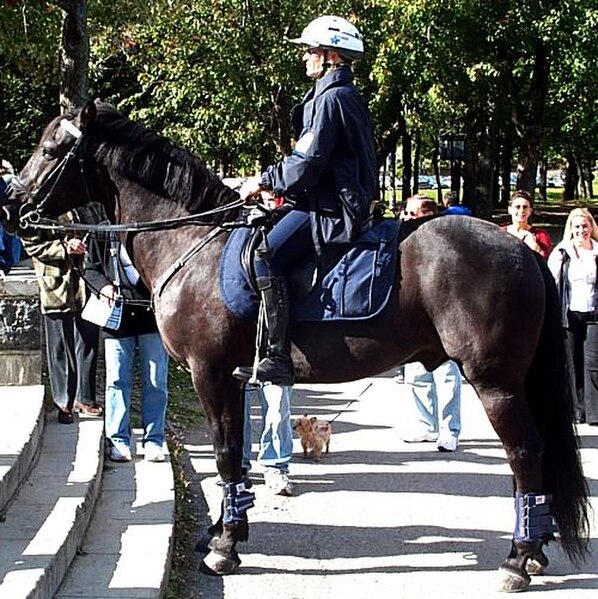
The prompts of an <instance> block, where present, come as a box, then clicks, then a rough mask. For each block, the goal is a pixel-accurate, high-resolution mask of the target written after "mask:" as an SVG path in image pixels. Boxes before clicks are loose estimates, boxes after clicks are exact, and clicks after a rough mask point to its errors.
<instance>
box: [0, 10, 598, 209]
mask: <svg viewBox="0 0 598 599" xmlns="http://www.w3.org/2000/svg"><path fill="white" fill-rule="evenodd" d="M77 2H78V0H54V1H50V0H48V1H46V2H44V1H40V0H37V1H36V0H13V1H12V2H10V3H7V6H6V7H5V9H4V10H2V11H1V12H0V34H1V37H0V48H1V50H2V52H1V54H0V55H1V59H0V60H1V61H2V62H1V64H2V71H1V74H0V86H1V91H2V95H1V97H0V116H1V117H2V123H1V124H0V144H1V145H0V148H1V149H2V150H3V151H4V152H7V153H8V154H9V155H11V156H14V157H15V160H16V161H17V162H18V161H19V159H21V158H22V157H23V156H24V155H26V154H27V153H28V148H30V147H31V144H32V140H33V139H35V138H36V137H37V136H38V134H39V130H40V128H41V125H42V124H43V123H45V122H46V121H47V120H48V119H49V117H50V116H52V115H53V114H56V113H57V111H58V106H57V98H58V87H59V81H60V72H59V66H58V65H59V60H58V58H59V55H60V42H61V23H62V19H63V16H64V13H63V12H62V10H61V8H62V9H68V7H69V6H72V5H73V4H76V3H77ZM87 7H88V35H89V42H90V59H89V75H88V76H89V89H88V91H89V96H90V97H96V96H98V97H101V98H103V99H105V100H108V101H110V102H112V103H114V104H115V105H116V106H117V107H118V108H119V109H121V110H123V111H124V112H125V113H127V114H129V115H130V116H131V117H132V118H135V119H138V120H140V121H142V122H143V123H145V124H146V125H147V126H150V127H152V128H154V129H156V130H159V131H161V132H163V133H164V134H165V135H167V136H169V137H171V138H173V139H175V140H177V141H178V142H180V143H181V144H183V145H185V146H187V147H188V148H190V149H191V150H192V151H195V152H196V153H198V154H199V155H201V156H202V157H204V159H206V161H208V162H209V163H210V164H211V165H213V166H214V168H217V169H219V170H220V171H221V172H222V173H223V174H224V173H226V174H230V173H232V172H235V171H236V172H238V171H239V170H240V169H245V170H246V171H247V170H254V169H256V168H259V167H262V166H264V165H265V164H267V163H269V162H271V161H272V160H274V159H275V158H276V157H279V156H280V155H282V154H285V153H288V152H289V151H290V147H291V132H290V125H289V119H288V113H289V110H290V108H291V106H292V105H293V104H294V103H295V102H297V101H298V100H299V99H300V98H301V96H302V95H303V94H304V93H305V91H306V90H307V89H308V87H309V85H310V82H309V81H308V80H306V78H305V75H304V69H303V65H302V63H301V60H300V57H301V51H300V50H299V49H297V48H296V47H294V46H292V45H291V44H289V43H288V42H287V41H286V39H287V38H288V37H294V36H296V35H298V34H299V33H300V32H301V29H302V28H303V27H304V26H305V25H306V24H307V23H308V22H309V21H310V20H311V19H312V18H314V17H315V16H318V15H321V14H341V15H345V16H347V17H348V18H349V19H351V20H353V21H354V22H355V24H356V25H357V26H358V27H359V28H360V30H361V31H362V32H363V33H364V35H365V39H366V55H365V57H364V59H363V60H362V61H361V62H360V63H359V64H358V65H357V69H356V79H357V84H358V85H359V86H360V88H361V89H362V91H363V94H364V96H365V97H366V100H367V101H368V103H369V105H370V108H371V110H372V113H373V116H374V123H375V127H376V136H377V140H378V153H379V160H380V162H382V161H383V160H384V157H385V156H386V155H387V154H388V152H389V151H391V150H392V149H393V148H394V147H396V145H397V143H398V142H400V140H401V138H402V136H404V135H408V136H409V137H410V138H412V139H414V140H416V141H417V144H418V145H417V147H418V149H419V150H421V156H422V157H423V158H424V159H426V160H430V159H432V158H434V157H435V155H436V148H437V141H438V136H439V135H441V134H447V133H463V134H465V135H467V139H468V158H467V162H468V164H467V166H468V168H467V169H466V179H467V185H466V188H467V190H468V193H469V194H471V196H472V203H473V204H474V205H475V203H476V202H479V210H478V213H480V214H485V213H487V211H488V207H489V206H490V204H491V202H492V201H494V200H495V199H496V191H495V190H496V188H497V182H498V178H497V177H498V164H499V162H500V161H501V160H502V162H503V163H506V165H507V167H506V168H510V164H511V163H512V162H513V161H515V162H518V163H519V166H520V179H521V183H522V184H523V185H525V186H528V187H529V186H532V187H533V184H534V179H535V169H536V163H537V162H538V160H539V159H541V158H542V157H543V156H546V155H548V156H551V157H552V158H553V159H555V160H556V159H558V158H560V157H566V156H569V155H575V156H579V157H583V160H584V161H585V162H586V163H591V162H592V161H593V160H594V159H595V156H596V139H597V136H596V133H597V131H596V129H597V125H596V123H597V122H598V119H597V118H596V117H597V114H596V112H597V109H596V98H597V96H598V94H597V91H598V90H597V85H598V84H596V82H595V81H596V78H595V76H594V73H595V72H596V66H597V64H596V63H597V54H598V53H597V52H596V47H598V43H597V42H598V27H597V26H596V25H597V24H598V14H597V13H598V11H597V9H596V8H595V3H594V2H593V0H520V1H518V2H514V1H512V0H496V1H495V2H487V1H485V0H360V1H358V2H348V1H345V0H338V1H337V2H334V3H333V2H325V1H324V2H315V1H313V0H293V1H291V0H280V1H279V2H276V3H273V2H271V1H269V0H227V1H225V0H199V1H197V0H196V1H193V0H154V1H153V2H151V3H148V2H146V1H142V0H120V1H119V2H118V3H117V4H115V3H113V2H109V1H108V0H87ZM511 148H512V152H513V155H512V157H511ZM424 163H425V164H427V162H424Z"/></svg>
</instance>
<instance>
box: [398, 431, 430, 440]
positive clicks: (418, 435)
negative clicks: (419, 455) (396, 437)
mask: <svg viewBox="0 0 598 599" xmlns="http://www.w3.org/2000/svg"><path fill="white" fill-rule="evenodd" d="M437 440H438V433H435V432H434V431H425V432H423V433H413V434H408V435H405V436H404V437H403V441H404V442H405V443H434V442H435V441H437Z"/></svg>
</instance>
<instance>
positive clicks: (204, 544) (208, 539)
mask: <svg viewBox="0 0 598 599" xmlns="http://www.w3.org/2000/svg"><path fill="white" fill-rule="evenodd" d="M218 538H219V537H217V536H212V535H210V534H207V533H204V534H202V535H201V537H199V539H198V541H197V543H195V551H197V552H199V553H209V552H210V551H212V549H214V547H215V546H216V545H215V544H216V541H217V540H218Z"/></svg>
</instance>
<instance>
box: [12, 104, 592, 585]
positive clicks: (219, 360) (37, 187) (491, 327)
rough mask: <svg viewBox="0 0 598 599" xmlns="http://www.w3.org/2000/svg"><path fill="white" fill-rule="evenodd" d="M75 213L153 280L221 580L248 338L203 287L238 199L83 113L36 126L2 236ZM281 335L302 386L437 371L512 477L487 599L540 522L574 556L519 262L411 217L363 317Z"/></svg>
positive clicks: (567, 495) (525, 565) (560, 428)
mask: <svg viewBox="0 0 598 599" xmlns="http://www.w3.org/2000/svg"><path fill="white" fill-rule="evenodd" d="M90 201H95V202H101V203H102V204H103V205H104V206H105V208H106V211H107V213H108V214H109V215H110V217H111V221H112V222H113V223H115V225H114V226H115V227H116V228H118V227H121V228H122V231H121V233H120V236H121V239H122V242H123V243H125V244H126V247H127V249H128V253H129V254H130V256H131V257H132V260H133V263H134V265H135V267H136V268H137V270H139V272H140V273H141V276H142V278H143V280H144V282H145V283H146V285H147V286H148V288H150V289H152V288H155V287H156V285H157V284H159V283H160V281H164V277H165V273H168V276H167V277H166V278H167V279H168V282H167V284H165V285H164V287H163V290H162V292H161V293H160V294H159V296H158V295H156V296H155V297H154V309H155V315H156V319H157V322H158V326H159V330H160V333H161V335H162V338H163V340H164V343H165V346H166V348H167V350H168V352H169V353H170V355H171V356H172V357H173V358H174V359H175V360H177V361H178V362H180V363H182V364H185V365H186V366H187V368H188V369H189V371H190V373H191V377H192V381H193V385H194V388H195V391H196V392H197V395H198V397H199V399H200V401H201V404H202V406H203V410H204V412H205V415H206V418H207V422H208V423H209V427H210V429H211V435H212V442H213V446H214V454H215V459H216V464H217V468H218V472H219V474H220V476H221V478H222V480H223V483H224V488H225V492H224V493H225V497H224V499H223V506H222V515H221V517H220V520H219V521H218V522H217V523H216V524H215V525H214V526H213V527H212V528H211V529H210V535H211V539H210V541H209V543H207V545H208V546H207V547H206V551H208V553H207V555H206V556H205V557H204V560H203V563H202V569H203V570H204V571H205V572H208V573H210V574H214V575H225V574H230V573H233V572H235V571H237V569H238V568H239V565H240V558H239V555H238V552H237V548H236V546H237V543H238V542H239V541H243V540H246V539H247V536H248V531H249V524H248V518H247V509H248V507H250V505H251V498H250V496H249V494H248V493H247V491H246V490H245V489H244V486H243V483H242V475H241V455H242V430H243V399H242V388H241V385H240V383H239V382H238V381H237V380H236V379H235V378H234V377H233V376H232V372H233V370H234V368H235V367H236V366H237V365H239V364H249V363H251V361H252V358H253V352H254V349H255V335H256V324H255V323H254V322H250V321H247V320H241V319H239V318H238V317H236V316H235V315H234V314H232V313H231V312H230V311H229V309H228V308H227V307H226V305H225V303H224V302H223V299H222V297H221V294H220V290H219V285H218V281H219V262H220V257H221V254H222V251H223V247H224V244H225V241H226V238H227V236H228V234H229V233H227V231H226V227H225V226H224V225H225V224H226V223H227V222H230V221H231V220H234V219H235V218H237V217H238V216H239V211H240V209H241V208H240V201H239V197H238V194H237V193H236V192H235V191H233V190H231V189H229V188H227V187H226V186H225V185H224V184H223V183H222V182H221V181H220V180H219V179H218V177H217V176H216V175H214V174H213V173H212V172H211V171H210V170H209V169H208V168H207V167H206V165H205V164H204V163H203V162H202V161H201V160H200V159H199V158H198V157H196V156H194V155H192V154H191V153H190V152H188V151H187V150H185V149H183V148H182V147H180V146H178V145H177V144H175V143H173V142H172V141H170V140H168V139H167V138H165V137H163V136H161V135H159V134H157V133H154V132H152V131H150V130H149V129H147V128H146V127H144V126H142V125H140V124H139V123H136V122H134V121H132V120H130V119H128V118H126V117H125V116H124V115H122V114H121V113H120V112H119V111H117V110H116V109H115V108H114V107H112V106H111V105H109V104H107V103H104V102H101V101H99V100H96V101H95V102H91V101H90V102H88V103H87V104H85V106H84V107H83V108H81V109H80V110H78V111H74V112H73V113H70V114H68V115H65V116H64V117H56V118H55V119H53V120H52V121H51V122H50V123H49V124H48V125H47V126H46V128H45V130H44V132H43V134H42V137H41V140H40V142H39V144H38V145H37V147H36V149H35V151H34V152H33V154H32V156H31V157H30V159H29V161H28V162H27V164H26V165H25V167H24V168H23V170H22V172H21V173H20V175H19V179H18V181H17V184H15V185H14V186H13V190H12V191H11V194H10V198H9V202H8V203H7V205H5V206H4V213H5V214H4V217H5V221H6V226H7V227H8V228H11V229H12V230H17V229H19V228H20V230H21V234H23V235H26V234H27V232H28V230H30V229H31V227H34V226H35V225H36V223H37V224H38V226H40V225H41V223H42V222H43V220H44V218H45V219H51V218H53V217H56V216H57V215H59V214H62V213H65V212H66V211H68V210H70V209H73V208H75V207H77V206H80V205H83V204H85V203H88V202H90ZM156 223H157V225H156ZM160 223H161V224H162V226H159V225H160ZM150 225H152V226H150ZM216 233H218V234H216ZM198 240H199V244H198ZM190 248H197V251H193V252H191V254H190V253H189V249H190ZM181 256H186V258H187V259H186V260H184V261H181ZM174 263H180V264H179V267H178V269H177V270H176V271H174V270H172V265H173V264H174ZM181 264H182V265H181ZM290 336H291V339H292V359H293V363H294V368H295V373H296V379H297V381H298V382H304V383H308V382H314V383H315V382H317V383H336V382H343V381H348V380H356V379H359V378H363V377H366V376H372V375H375V374H379V373H382V372H385V371H388V370H389V369H390V368H392V367H395V366H397V365H399V364H403V363H406V362H409V361H415V360H418V361H421V362H422V363H423V364H424V365H425V366H426V368H428V369H430V370H431V369H433V368H435V367H437V366H438V365H439V364H441V363H442V362H444V361H446V360H447V359H452V360H455V361H456V362H457V363H458V364H459V366H460V368H461V371H462V372H463V375H464V376H465V377H466V379H467V380H468V381H469V382H470V384H471V385H472V386H473V387H474V389H475V391H476V392H477V395H478V396H479V398H480V400H481V402H482V404H483V407H484V409H485V411H486V414H487V415H488V418H489V420H490V423H491V424H492V426H493V428H494V430H495V431H496V433H497V435H498V437H499V438H500V441H501V442H502V445H503V447H504V449H505V452H506V457H507V461H508V463H509V466H510V468H511V471H512V473H513V490H514V496H515V504H516V510H515V527H514V528H515V532H514V534H513V537H512V540H511V548H510V552H509V554H508V555H507V557H506V558H505V560H504V561H503V562H502V563H501V564H499V569H500V571H501V572H502V579H501V582H500V588H501V589H502V590H508V591H513V590H522V589H525V588H526V587H527V586H529V584H530V580H531V579H530V575H529V573H528V572H531V573H535V572H538V571H543V570H544V568H545V567H546V566H547V565H548V560H547V558H546V555H545V554H544V552H543V546H544V545H545V544H546V543H547V542H549V541H550V540H553V539H554V538H555V536H554V533H555V528H554V525H555V524H556V527H557V529H558V537H559V538H560V542H561V544H562V547H563V549H564V551H565V552H566V554H567V556H568V557H569V558H570V559H571V560H572V561H573V562H575V563H577V562H579V561H581V560H582V559H584V558H585V556H586V555H587V552H588V539H589V518H588V511H589V500H588V490H587V485H586V481H585V479H584V476H583V472H582V468H581V464H580V456H579V448H578V443H577V437H576V434H575V427H574V424H573V409H572V393H571V389H570V386H569V380H568V376H567V372H566V366H565V357H564V344H563V340H562V332H561V325H560V304H559V300H558V296H557V293H556V287H555V284H554V281H553V279H552V277H551V276H550V273H549V272H548V270H547V268H546V266H545V264H544V262H543V260H542V259H540V258H539V257H537V256H536V255H535V254H534V252H532V251H531V250H529V249H528V248H527V247H525V246H524V245H523V244H521V243H519V242H518V241H517V240H516V239H515V238H514V237H512V236H510V235H507V234H505V233H504V232H503V231H501V230H500V229H499V227H497V226H496V225H494V224H492V223H489V222H486V221H483V220H480V219H476V218H469V217H450V216H446V217H440V218H436V219H432V220H429V221H427V222H423V223H422V224H421V225H420V226H418V227H417V228H414V230H413V231H412V232H411V233H410V234H409V235H408V236H406V237H405V238H404V239H403V240H402V241H401V243H400V258H399V259H398V260H397V273H396V279H395V284H394V286H393V290H392V292H391V295H390V298H389V301H388V304H387V305H386V307H385V308H384V309H383V310H382V312H381V313H379V314H377V315H376V316H374V317H372V318H371V319H369V320H363V321H361V320H354V321H340V322H327V323H314V322H293V323H291V327H290Z"/></svg>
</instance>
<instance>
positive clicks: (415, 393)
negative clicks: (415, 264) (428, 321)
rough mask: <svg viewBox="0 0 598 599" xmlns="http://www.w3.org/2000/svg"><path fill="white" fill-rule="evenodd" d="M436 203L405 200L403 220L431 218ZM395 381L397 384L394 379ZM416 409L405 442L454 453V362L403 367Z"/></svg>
mask: <svg viewBox="0 0 598 599" xmlns="http://www.w3.org/2000/svg"><path fill="white" fill-rule="evenodd" d="M436 213H437V206H436V203H435V202H434V201H433V200H431V199H430V198H428V197H427V196H422V195H416V196H412V197H410V198H408V199H407V203H406V206H405V219H406V220H410V219H417V218H423V217H425V216H433V215H434V214H436ZM395 380H397V382H400V381H399V380H398V379H396V378H395ZM402 382H404V384H405V385H406V388H407V391H408V393H409V398H410V400H411V401H412V402H413V406H414V408H415V413H416V417H415V421H414V422H413V423H412V424H411V426H410V427H409V429H410V430H407V431H406V432H405V434H404V436H403V441H405V443H425V442H435V443H436V447H437V449H438V451H455V450H456V449H457V447H458V445H459V435H460V433H461V385H462V377H461V372H460V370H459V367H458V366H457V364H456V363H455V362H453V360H447V361H446V362H443V363H442V364H440V366H438V367H437V368H435V369H434V370H432V371H429V370H427V369H426V368H425V366H424V365H423V364H422V363H421V362H410V363H408V364H405V368H404V375H403V381H402Z"/></svg>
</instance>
